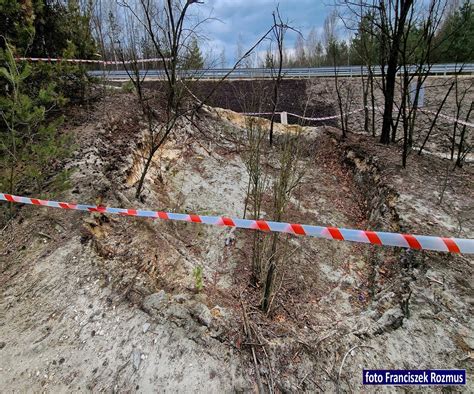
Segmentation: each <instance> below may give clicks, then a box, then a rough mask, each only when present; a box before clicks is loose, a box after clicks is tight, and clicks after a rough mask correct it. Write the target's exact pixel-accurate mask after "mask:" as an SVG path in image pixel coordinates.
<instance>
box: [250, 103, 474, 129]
mask: <svg viewBox="0 0 474 394" xmlns="http://www.w3.org/2000/svg"><path fill="white" fill-rule="evenodd" d="M367 108H368V109H369V110H370V111H371V110H372V109H375V110H379V109H382V108H383V107H375V108H372V107H367ZM418 109H419V110H420V111H421V112H423V113H425V114H426V113H430V114H433V115H436V112H434V111H430V110H427V109H423V108H418ZM363 110H364V108H360V109H356V110H354V111H350V112H347V113H344V116H349V115H353V114H356V113H358V112H362V111H363ZM394 112H396V110H394ZM271 114H272V112H244V113H242V115H246V116H259V115H271ZM281 114H282V112H275V115H281ZM287 114H288V115H290V116H294V117H296V118H299V119H303V120H310V121H322V120H331V119H339V118H340V117H341V115H331V116H324V117H320V118H309V117H307V116H301V115H297V114H294V113H291V112H287ZM438 116H439V117H440V118H444V119H447V120H450V121H451V122H453V123H458V124H460V125H463V126H467V127H474V123H469V122H466V121H463V120H461V119H456V118H453V117H452V116H448V115H444V114H441V113H440V114H438Z"/></svg>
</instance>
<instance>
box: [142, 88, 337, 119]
mask: <svg viewBox="0 0 474 394" xmlns="http://www.w3.org/2000/svg"><path fill="white" fill-rule="evenodd" d="M159 84H160V83H159V82H147V83H146V85H147V86H151V87H156V86H159ZM187 85H188V86H189V89H190V90H191V91H192V92H193V93H194V94H195V95H196V96H197V97H198V98H199V99H200V100H205V99H207V98H208V97H209V95H210V94H211V92H213V93H212V96H211V97H210V98H209V99H208V100H207V101H206V103H207V104H208V105H210V106H212V107H218V108H224V109H230V110H231V111H235V112H239V113H250V112H271V111H272V110H273V97H274V91H273V89H274V83H273V81H271V80H252V81H247V80H229V81H224V82H223V83H221V84H219V85H218V82H216V81H187ZM217 85H218V87H217V89H216V86H217ZM310 86H311V82H310V81H309V80H306V79H299V80H297V79H288V80H283V81H282V82H281V85H280V88H279V95H278V103H277V106H276V112H281V111H286V112H291V113H294V114H297V115H300V116H306V117H312V118H317V117H324V116H331V115H335V114H337V112H336V109H337V106H335V105H334V103H333V99H332V97H330V94H332V93H330V88H325V90H324V91H318V92H317V94H316V95H315V94H313V93H312V92H311V90H310V89H309V87H310ZM215 89H216V90H215ZM270 117H271V116H269V115H262V118H266V119H270ZM276 121H277V122H279V121H280V117H279V116H277V117H276ZM288 123H289V124H300V125H302V126H321V125H329V126H336V125H337V119H336V120H334V119H333V120H326V121H306V120H302V119H299V118H296V117H293V116H290V115H289V116H288Z"/></svg>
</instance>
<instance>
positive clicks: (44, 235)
mask: <svg viewBox="0 0 474 394" xmlns="http://www.w3.org/2000/svg"><path fill="white" fill-rule="evenodd" d="M38 235H41V236H42V237H45V238H48V239H50V240H51V241H54V238H53V237H51V235H48V234H45V233H42V232H41V231H38Z"/></svg>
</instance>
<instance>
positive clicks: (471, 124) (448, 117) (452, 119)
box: [420, 108, 474, 127]
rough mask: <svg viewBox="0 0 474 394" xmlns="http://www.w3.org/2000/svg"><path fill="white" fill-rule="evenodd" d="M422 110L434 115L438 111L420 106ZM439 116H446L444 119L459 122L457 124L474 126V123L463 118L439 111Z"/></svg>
mask: <svg viewBox="0 0 474 394" xmlns="http://www.w3.org/2000/svg"><path fill="white" fill-rule="evenodd" d="M420 111H421V112H424V113H429V114H432V115H436V112H434V111H430V110H428V109H423V108H420ZM438 116H439V117H440V118H444V119H447V120H450V121H451V122H453V123H457V124H460V125H463V126H466V127H474V123H469V122H465V121H464V120H461V119H456V118H454V117H452V116H449V115H444V114H442V113H439V114H438Z"/></svg>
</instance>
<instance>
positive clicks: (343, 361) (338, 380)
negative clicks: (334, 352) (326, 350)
mask: <svg viewBox="0 0 474 394" xmlns="http://www.w3.org/2000/svg"><path fill="white" fill-rule="evenodd" d="M360 347H368V348H370V349H374V348H373V347H372V346H369V345H356V346H353V347H351V348H350V349H349V350H348V351H347V353H346V354H345V355H344V357H343V358H342V363H341V366H340V368H339V374H338V375H337V391H338V392H339V382H340V380H341V373H342V368H343V367H344V363H345V362H346V358H347V356H348V355H349V353H351V352H352V351H353V350H354V349H357V348H360Z"/></svg>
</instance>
